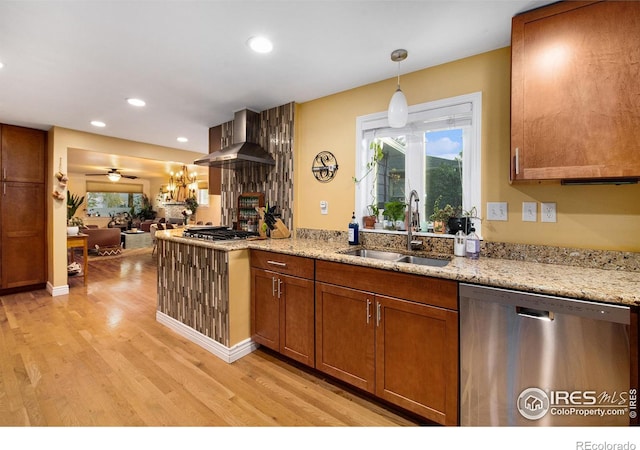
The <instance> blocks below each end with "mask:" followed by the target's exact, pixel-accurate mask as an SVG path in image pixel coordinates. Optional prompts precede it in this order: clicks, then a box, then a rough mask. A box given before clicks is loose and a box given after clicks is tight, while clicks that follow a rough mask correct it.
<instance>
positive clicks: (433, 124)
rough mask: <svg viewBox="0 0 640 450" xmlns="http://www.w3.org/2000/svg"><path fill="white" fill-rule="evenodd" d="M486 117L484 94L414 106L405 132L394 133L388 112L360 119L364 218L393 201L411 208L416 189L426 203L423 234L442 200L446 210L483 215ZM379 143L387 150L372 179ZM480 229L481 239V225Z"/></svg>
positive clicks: (359, 193)
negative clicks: (371, 168)
mask: <svg viewBox="0 0 640 450" xmlns="http://www.w3.org/2000/svg"><path fill="white" fill-rule="evenodd" d="M481 111H482V94H481V93H479V92H478V93H474V94H469V95H463V96H459V97H453V98H448V99H443V100H438V101H434V102H429V103H423V104H420V105H414V106H411V107H410V108H409V120H408V123H407V125H406V126H405V127H404V128H389V126H388V122H387V113H386V111H385V112H382V113H376V114H370V115H367V116H362V117H358V119H357V122H356V132H357V138H358V142H359V143H360V144H359V146H358V148H357V155H356V158H357V159H356V161H357V165H356V167H358V168H360V169H359V170H361V172H362V174H361V175H360V179H359V181H358V182H357V185H356V209H357V211H358V212H359V215H362V216H364V215H369V214H371V208H370V207H369V206H370V205H375V206H376V207H377V208H379V209H384V205H385V203H387V202H390V201H401V202H404V203H407V202H408V200H409V193H410V192H411V191H412V190H414V189H415V190H416V191H417V192H418V196H419V199H420V202H419V205H420V209H419V213H420V221H421V224H420V229H421V230H422V231H427V230H428V229H429V225H430V224H429V216H430V215H431V214H432V213H433V206H434V203H435V201H436V200H438V199H439V205H440V207H444V206H445V205H447V204H450V205H451V206H453V207H458V206H460V207H462V208H463V210H465V211H469V210H471V209H472V208H473V207H475V208H476V209H478V210H479V208H480V200H481V196H480V186H481V185H480V129H481V127H480V121H481ZM374 141H375V142H376V143H377V144H378V145H379V146H381V147H379V148H381V150H382V158H381V159H379V161H378V164H377V168H376V170H375V171H372V172H370V173H368V174H367V168H368V166H367V163H369V162H370V161H371V160H372V157H373V155H374V150H373V149H372V148H371V143H372V142H374ZM365 174H367V175H366V176H365ZM475 228H476V231H477V232H478V233H479V232H480V222H479V221H475Z"/></svg>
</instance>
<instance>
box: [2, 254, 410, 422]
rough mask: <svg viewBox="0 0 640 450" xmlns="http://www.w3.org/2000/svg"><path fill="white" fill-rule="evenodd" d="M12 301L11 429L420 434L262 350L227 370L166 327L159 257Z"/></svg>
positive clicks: (7, 398)
mask: <svg viewBox="0 0 640 450" xmlns="http://www.w3.org/2000/svg"><path fill="white" fill-rule="evenodd" d="M89 275H90V276H89V285H88V286H87V287H84V286H83V284H82V279H81V278H77V279H71V280H70V286H71V288H70V294H69V295H64V296H58V297H51V296H49V295H48V294H47V293H46V292H45V291H35V292H29V293H20V294H12V295H6V296H2V297H0V426H107V425H109V426H112V425H113V426H163V425H169V426H333V425H335V426H391V425H415V423H414V422H411V421H409V420H407V419H405V418H403V417H400V416H398V415H396V414H394V413H392V412H390V411H388V410H386V409H384V408H382V407H380V406H379V405H377V404H373V403H371V402H369V401H367V400H364V399H362V398H360V397H358V396H356V395H353V394H352V393H350V392H347V391H345V390H344V389H342V388H341V387H340V386H338V385H334V384H331V383H329V382H327V381H325V380H322V379H320V378H318V377H316V376H314V375H313V374H310V373H307V372H306V371H303V370H300V369H298V368H296V367H293V366H292V365H289V364H287V363H285V362H283V361H281V360H279V359H278V358H275V357H274V356H273V355H271V354H269V353H266V352H263V351H261V350H258V351H256V352H254V353H252V354H251V355H248V356H246V357H244V358H242V359H241V360H239V361H236V362H235V363H233V364H227V363H225V362H223V361H222V360H220V359H218V358H217V357H215V356H213V355H211V354H210V353H208V352H206V351H205V350H203V349H201V348H200V347H198V346H196V345H195V344H192V343H190V342H188V341H186V340H185V339H183V338H182V337H180V336H178V335H176V334H175V333H173V332H172V331H170V330H169V329H167V328H166V327H164V326H162V325H160V324H159V323H157V322H156V320H155V310H156V286H155V282H156V272H155V263H154V260H153V258H152V257H151V255H150V254H146V255H137V256H129V257H123V258H118V259H109V260H104V261H90V263H89Z"/></svg>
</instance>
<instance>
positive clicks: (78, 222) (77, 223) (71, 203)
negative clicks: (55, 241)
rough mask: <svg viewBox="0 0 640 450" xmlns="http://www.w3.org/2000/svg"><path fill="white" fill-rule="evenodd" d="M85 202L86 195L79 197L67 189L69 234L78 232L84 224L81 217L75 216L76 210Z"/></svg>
mask: <svg viewBox="0 0 640 450" xmlns="http://www.w3.org/2000/svg"><path fill="white" fill-rule="evenodd" d="M82 202H84V196H82V197H79V196H77V195H75V194H71V193H70V192H69V191H67V234H68V235H76V234H78V232H79V230H80V227H81V226H82V225H84V222H83V221H82V218H81V217H74V215H75V214H76V211H77V210H78V208H79V207H80V205H82Z"/></svg>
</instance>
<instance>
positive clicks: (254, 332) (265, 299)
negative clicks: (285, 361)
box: [251, 268, 280, 351]
mask: <svg viewBox="0 0 640 450" xmlns="http://www.w3.org/2000/svg"><path fill="white" fill-rule="evenodd" d="M277 282H278V274H277V273H275V272H269V271H267V270H262V269H255V268H252V269H251V338H252V339H253V340H254V341H255V342H257V343H258V344H261V345H264V346H265V347H268V348H270V349H272V350H276V351H279V350H280V301H279V300H278V296H277V295H276V289H277Z"/></svg>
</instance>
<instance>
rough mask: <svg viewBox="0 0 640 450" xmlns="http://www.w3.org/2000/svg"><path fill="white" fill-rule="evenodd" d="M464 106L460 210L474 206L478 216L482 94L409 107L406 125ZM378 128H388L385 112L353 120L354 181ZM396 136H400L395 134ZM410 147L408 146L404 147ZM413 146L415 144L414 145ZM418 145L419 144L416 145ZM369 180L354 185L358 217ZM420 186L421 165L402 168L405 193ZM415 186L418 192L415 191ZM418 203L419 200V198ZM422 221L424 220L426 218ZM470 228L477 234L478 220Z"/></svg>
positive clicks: (368, 156)
mask: <svg viewBox="0 0 640 450" xmlns="http://www.w3.org/2000/svg"><path fill="white" fill-rule="evenodd" d="M467 103H470V104H471V127H470V131H469V132H468V134H467V132H465V139H468V140H469V142H468V143H469V147H468V151H463V152H462V207H463V208H464V209H465V210H467V211H468V210H471V208H472V207H475V208H476V211H477V215H478V216H480V211H481V205H480V202H481V200H482V193H481V188H482V175H481V174H482V172H481V161H482V158H481V155H482V92H474V93H471V94H464V95H460V96H456V97H450V98H444V99H441V100H435V101H431V102H427V103H421V104H418V105H412V106H410V107H409V119H408V121H407V124H408V125H407V126H408V127H409V126H410V124H411V123H412V122H414V121H420V120H425V119H433V118H437V117H444V116H450V115H452V114H454V113H455V111H456V108H459V107H460V105H463V104H467ZM381 128H384V129H388V128H389V121H388V117H387V111H382V112H378V113H373V114H368V115H364V116H359V117H357V118H356V143H357V145H356V171H357V174H356V178H358V179H359V176H360V175H361V174H364V172H365V168H366V166H367V162H368V161H369V160H370V159H371V150H370V149H369V146H368V142H369V140H368V137H370V135H371V133H372V132H374V130H376V129H381ZM387 131H388V130H387ZM398 134H402V133H401V132H400V131H399V133H398ZM410 145H411V144H410V143H408V146H410ZM416 145H418V144H417V143H416ZM420 145H422V144H421V143H420ZM408 151H409V150H408ZM373 178H374V177H372V176H367V177H365V178H364V179H363V180H362V181H359V182H357V183H356V198H355V207H356V215H357V216H359V217H360V218H361V217H362V216H365V215H368V214H369V213H368V211H367V205H368V204H369V203H370V199H369V193H370V192H371V187H372V183H374V182H375V180H374V179H373ZM424 183H425V180H424V162H423V165H422V168H421V167H420V165H419V164H413V165H409V167H406V166H405V192H407V193H408V192H411V190H412V189H416V190H418V192H424ZM418 186H419V189H417V187H418ZM420 200H423V199H422V198H420ZM423 219H424V220H426V218H423ZM474 226H475V229H476V233H477V234H479V235H481V233H482V230H481V222H480V220H474Z"/></svg>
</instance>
